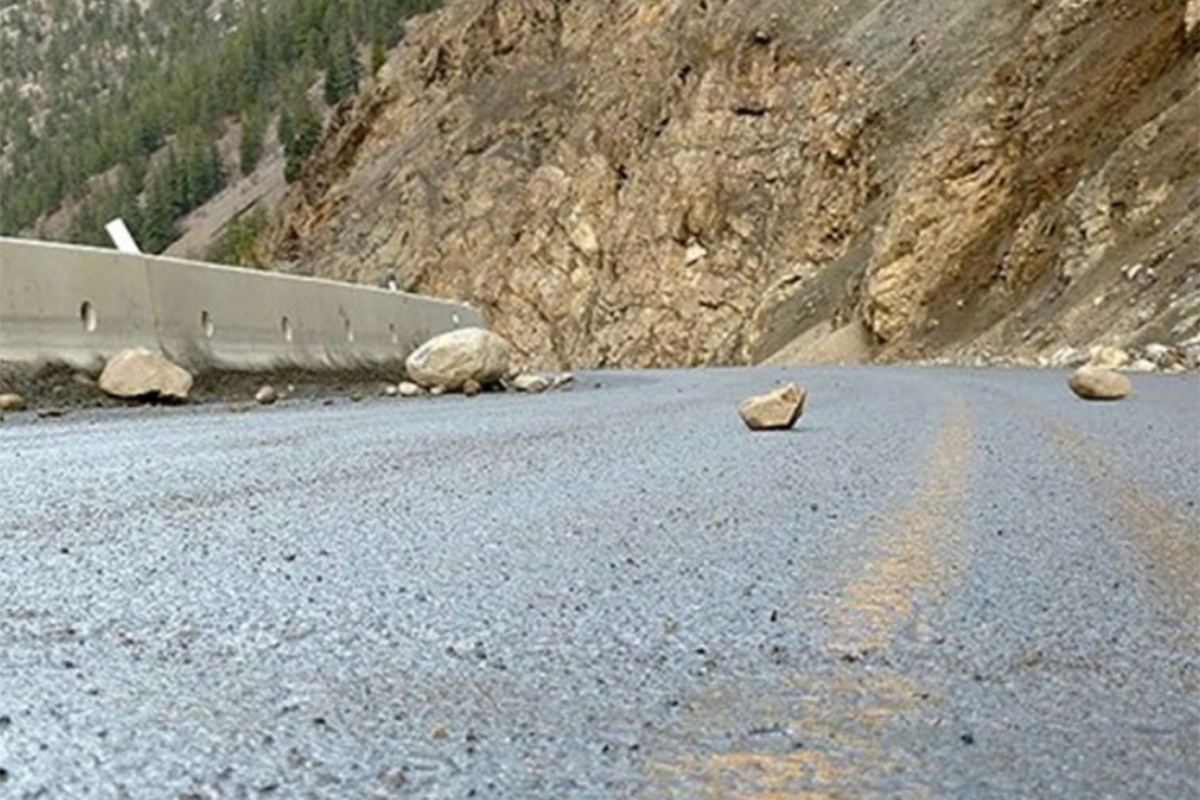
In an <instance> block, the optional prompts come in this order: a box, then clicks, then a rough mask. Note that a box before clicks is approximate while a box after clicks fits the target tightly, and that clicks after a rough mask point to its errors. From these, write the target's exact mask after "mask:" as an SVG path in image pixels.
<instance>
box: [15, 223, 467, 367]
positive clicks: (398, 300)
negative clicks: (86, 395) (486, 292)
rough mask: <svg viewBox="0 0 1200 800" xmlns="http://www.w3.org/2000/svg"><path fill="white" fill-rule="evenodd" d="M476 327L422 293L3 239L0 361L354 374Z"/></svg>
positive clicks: (459, 311) (453, 306)
mask: <svg viewBox="0 0 1200 800" xmlns="http://www.w3.org/2000/svg"><path fill="white" fill-rule="evenodd" d="M482 324H483V320H482V317H481V316H480V314H479V312H477V311H476V310H474V309H472V308H470V307H468V306H465V305H461V304H458V303H452V302H447V301H443V300H435V299H432V298H426V297H420V296H417V295H410V294H404V293H400V292H390V291H385V290H382V289H375V288H371V287H364V286H354V285H351V284H342V283H336V282H333V281H326V280H319V279H316V278H303V277H298V276H291V275H281V274H278V273H271V272H259V271H256V270H247V269H237V268H233V267H219V266H214V265H211V264H203V263H199V262H194V261H181V260H178V259H170V258H158V257H154V256H135V255H123V254H119V253H116V252H115V251H111V250H98V249H93V248H86V247H76V246H71V245H59V244H50V243H43V242H28V241H23V240H16V239H3V238H0V361H15V362H25V363H66V364H69V365H72V366H76V367H83V368H89V367H95V366H97V365H98V364H99V363H100V362H101V361H102V360H103V359H105V358H107V357H109V356H111V355H113V354H114V353H116V352H118V351H120V350H122V349H124V348H126V347H136V346H142V347H150V348H152V349H159V350H161V351H162V352H163V353H164V354H165V355H166V356H167V357H168V358H171V359H172V360H174V361H176V362H178V363H180V364H183V365H185V366H187V367H188V368H189V369H192V370H193V371H197V372H203V371H204V370H207V369H228V370H245V371H249V370H263V369H275V368H280V367H296V368H301V369H311V370H332V369H354V368H363V367H374V366H381V365H386V364H393V363H398V362H402V361H403V360H404V358H405V357H407V355H408V354H409V353H410V352H412V350H413V349H415V348H416V347H417V346H418V345H420V344H421V343H422V342H424V341H425V340H426V339H428V338H430V337H431V336H435V335H437V334H439V333H444V332H446V331H450V330H454V329H456V328H462V327H469V326H479V325H482Z"/></svg>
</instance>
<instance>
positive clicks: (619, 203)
mask: <svg viewBox="0 0 1200 800" xmlns="http://www.w3.org/2000/svg"><path fill="white" fill-rule="evenodd" d="M1197 5H1198V4H1197V3H1196V2H1195V0H1192V2H1186V1H1185V0H956V2H954V3H946V2H943V1H942V0H838V2H832V1H825V0H820V1H817V0H814V2H806V3H797V2H787V1H786V0H597V2H580V1H579V0H574V1H573V0H458V2H450V3H448V4H447V6H446V7H445V8H443V9H442V10H441V11H439V12H436V13H434V14H430V15H427V16H424V17H421V18H418V19H416V20H414V21H412V22H411V23H410V26H409V30H408V34H407V37H406V40H405V43H404V45H403V46H402V47H401V48H400V49H399V50H398V51H397V52H396V53H395V55H394V56H393V58H392V59H391V60H390V61H389V63H388V64H387V65H386V66H385V67H384V69H383V71H382V73H381V76H380V79H379V81H378V82H377V85H375V86H374V87H372V88H371V89H370V90H368V91H366V92H364V93H363V94H361V95H360V96H359V97H358V98H357V99H356V100H355V101H354V103H353V104H350V105H348V106H346V107H344V108H342V109H340V110H339V112H338V114H337V117H336V119H335V123H334V125H333V127H332V128H331V130H330V132H329V134H328V135H327V136H326V138H325V141H324V142H323V143H322V145H321V147H320V150H319V152H318V154H317V156H316V157H315V158H314V159H313V160H312V161H311V162H310V164H309V167H308V169H307V170H306V172H305V174H304V176H303V179H302V181H301V182H300V184H299V185H298V186H297V187H296V188H294V189H293V191H292V192H291V194H290V195H289V197H288V198H287V199H286V201H285V203H284V206H283V210H282V213H281V216H280V220H279V222H278V224H277V225H276V227H275V229H274V230H273V231H271V232H270V236H269V239H268V241H267V242H266V243H265V244H264V250H265V253H264V256H265V257H266V258H268V259H271V260H274V261H275V262H276V263H280V264H282V265H283V267H282V268H284V269H290V270H294V271H299V272H306V273H313V274H319V275H324V276H331V277H337V278H342V279H348V280H354V281H363V282H378V281H379V280H380V279H381V278H382V277H383V276H384V275H386V274H388V273H395V274H396V275H397V276H398V278H399V281H400V283H401V284H402V285H403V287H404V288H407V289H410V290H413V291H418V292H423V293H430V294H437V295H444V296H449V297H454V298H459V299H463V300H467V301H469V302H471V303H474V304H475V305H477V306H478V307H479V308H481V310H483V312H484V313H485V314H486V316H487V317H488V318H489V321H490V322H491V324H492V325H493V326H494V327H495V328H496V329H497V330H499V331H500V332H502V333H504V334H505V335H507V336H508V337H509V338H510V339H511V340H512V342H513V343H514V345H515V346H516V348H517V349H518V351H519V352H520V353H521V354H522V355H523V356H524V357H525V359H526V360H527V361H529V362H531V363H534V364H537V365H541V366H555V367H572V368H578V367H597V366H615V365H620V366H652V365H654V366H661V365H700V364H729V363H747V362H757V361H762V360H765V359H768V358H773V359H775V360H798V361H805V360H827V359H861V360H866V359H882V360H887V359H897V358H923V357H934V356H952V357H958V358H961V357H970V356H975V355H979V354H1002V355H1004V356H1006V357H1014V358H1022V357H1027V358H1034V357H1036V356H1037V355H1039V354H1047V353H1050V352H1052V351H1054V350H1055V349H1057V348H1059V347H1061V346H1063V345H1065V344H1071V345H1077V346H1084V345H1088V344H1092V343H1097V342H1101V341H1103V342H1104V343H1111V344H1123V345H1136V344H1142V343H1146V342H1150V341H1165V342H1167V343H1175V342H1178V341H1181V340H1184V339H1187V338H1189V337H1193V336H1195V335H1196V334H1197V333H1200V242H1198V241H1197V231H1198V230H1200V80H1198V77H1200V58H1198V56H1197V52H1198V50H1200V27H1198V26H1197V17H1200V9H1198V8H1197Z"/></svg>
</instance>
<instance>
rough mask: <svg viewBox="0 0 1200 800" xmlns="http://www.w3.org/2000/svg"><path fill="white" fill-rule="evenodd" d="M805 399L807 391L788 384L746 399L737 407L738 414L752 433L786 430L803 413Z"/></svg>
mask: <svg viewBox="0 0 1200 800" xmlns="http://www.w3.org/2000/svg"><path fill="white" fill-rule="evenodd" d="M807 399H808V392H807V391H805V390H804V389H801V388H800V387H799V386H797V385H796V384H794V383H789V384H788V385H787V386H784V387H783V388H781V389H776V390H775V391H773V392H769V393H768V394H763V395H757V396H755V397H750V398H747V399H746V400H744V401H742V404H741V405H740V406H738V413H739V414H740V415H741V417H742V421H743V422H745V423H746V426H747V427H748V428H750V430H752V431H767V430H787V429H788V428H791V427H792V426H794V425H795V424H796V420H798V419H800V415H801V414H803V413H804V402H805V401H806V400H807Z"/></svg>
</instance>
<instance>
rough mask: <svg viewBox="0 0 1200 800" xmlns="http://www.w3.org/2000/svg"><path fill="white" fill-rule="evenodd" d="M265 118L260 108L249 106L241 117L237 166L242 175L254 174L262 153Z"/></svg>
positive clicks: (265, 127)
mask: <svg viewBox="0 0 1200 800" xmlns="http://www.w3.org/2000/svg"><path fill="white" fill-rule="evenodd" d="M266 129H267V117H266V115H265V114H264V113H263V110H262V106H258V105H255V106H251V107H250V109H249V110H248V111H246V113H245V114H243V115H242V140H241V142H240V143H239V146H238V166H239V168H240V169H241V171H242V174H243V175H249V174H250V173H251V172H254V168H255V167H257V166H258V161H259V159H261V158H262V153H263V137H264V135H265V134H266Z"/></svg>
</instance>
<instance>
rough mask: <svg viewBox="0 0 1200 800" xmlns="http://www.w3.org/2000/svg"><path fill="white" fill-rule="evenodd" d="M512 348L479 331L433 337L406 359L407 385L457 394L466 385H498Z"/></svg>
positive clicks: (461, 331)
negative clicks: (442, 388)
mask: <svg viewBox="0 0 1200 800" xmlns="http://www.w3.org/2000/svg"><path fill="white" fill-rule="evenodd" d="M511 360H512V347H511V346H510V345H509V343H508V341H507V340H506V339H504V338H503V337H501V336H497V335H496V334H494V333H492V332H491V331H486V330H483V329H482V328H462V329H461V330H457V331H451V332H450V333H443V334H442V335H440V336H435V337H434V338H432V339H430V340H429V341H428V342H426V343H425V344H423V345H421V346H420V347H419V348H417V350H416V352H414V353H413V354H412V355H410V356H409V357H408V361H406V362H405V368H406V369H407V370H408V378H409V380H410V381H412V382H414V383H417V384H419V385H421V386H424V387H425V388H427V389H432V388H434V387H437V386H441V387H444V388H445V390H446V391H451V392H457V391H460V390H461V389H462V388H463V386H464V385H465V384H466V383H467V382H468V381H474V382H475V383H476V384H478V385H479V386H481V387H482V386H491V385H493V384H496V383H499V382H500V380H501V379H502V378H504V376H505V375H506V374H507V373H508V368H509V362H510V361H511Z"/></svg>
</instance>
